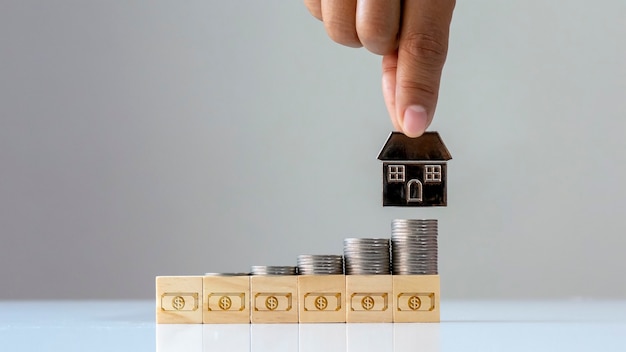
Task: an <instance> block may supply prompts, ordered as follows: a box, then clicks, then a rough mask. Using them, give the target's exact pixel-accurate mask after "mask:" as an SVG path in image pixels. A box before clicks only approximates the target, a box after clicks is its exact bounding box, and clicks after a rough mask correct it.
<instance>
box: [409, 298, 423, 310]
mask: <svg viewBox="0 0 626 352" xmlns="http://www.w3.org/2000/svg"><path fill="white" fill-rule="evenodd" d="M421 306H422V300H421V299H420V298H419V297H417V296H411V297H410V298H409V308H411V310H418V309H420V307H421Z"/></svg>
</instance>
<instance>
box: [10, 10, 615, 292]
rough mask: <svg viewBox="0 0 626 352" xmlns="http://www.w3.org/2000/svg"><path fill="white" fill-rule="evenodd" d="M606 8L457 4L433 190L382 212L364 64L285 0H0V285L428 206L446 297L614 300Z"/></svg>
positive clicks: (281, 259) (371, 73) (282, 239)
mask: <svg viewBox="0 0 626 352" xmlns="http://www.w3.org/2000/svg"><path fill="white" fill-rule="evenodd" d="M625 18H626V2H624V1H621V0H615V1H608V0H606V1H600V2H595V3H593V4H592V3H590V2H589V1H580V0H577V1H560V2H558V5H557V4H556V2H554V3H553V2H546V1H541V0H532V1H515V2H513V1H506V2H504V1H487V0H481V1H478V0H474V1H459V2H458V4H457V9H456V12H455V16H454V20H453V25H452V34H451V39H450V45H451V48H450V51H449V57H448V62H447V65H446V68H445V72H444V77H443V83H442V88H441V96H440V103H439V107H438V111H437V115H436V119H435V122H434V123H433V125H432V127H431V129H433V130H438V131H439V132H440V133H441V134H442V136H443V138H444V140H445V142H446V144H447V146H448V148H449V149H450V151H451V152H452V154H453V157H454V159H453V160H452V161H451V162H450V164H449V186H448V193H449V199H448V201H449V206H448V207H447V208H437V209H400V208H383V207H382V206H381V182H382V180H381V177H382V176H381V173H382V172H381V166H380V163H379V161H378V160H377V159H376V156H377V154H378V151H379V149H380V147H381V146H382V144H383V143H384V142H385V140H386V138H387V135H388V133H389V131H390V130H391V123H390V122H389V120H388V117H387V113H386V110H385V107H384V104H383V100H382V96H381V92H380V58H379V57H376V56H374V55H371V54H369V53H368V52H366V51H365V50H362V49H361V50H356V49H348V48H344V47H341V46H339V45H337V44H334V43H332V42H331V41H330V40H329V39H328V38H327V37H326V34H325V32H324V29H323V26H322V25H321V24H320V23H319V22H318V21H316V20H314V19H313V18H312V17H310V16H309V14H308V12H307V10H306V8H305V7H304V5H303V4H302V3H301V2H300V1H247V2H245V3H244V2H234V1H205V0H202V1H183V2H180V1H179V2H173V1H150V2H141V1H79V0H75V1H71V0H56V1H26V0H2V1H0V231H1V233H0V235H1V242H0V298H1V299H27V298H28V299H30V298H150V297H152V296H153V293H154V276H156V275H170V274H202V273H204V272H207V271H217V272H220V271H245V270H247V269H248V267H249V265H252V264H293V263H294V262H295V257H296V256H297V255H298V254H300V253H339V252H340V251H341V248H342V239H343V238H344V237H347V236H388V235H389V226H390V221H391V219H393V218H438V219H439V221H440V273H441V276H442V292H443V294H444V296H445V298H529V297H530V298H539V297H545V298H561V297H590V298H611V297H622V298H624V297H626V280H625V279H624V268H625V267H626V256H625V255H624V253H623V252H624V248H625V247H626V216H625V215H626V214H625V212H624V202H625V201H626V187H625V186H624V180H625V179H626V138H625V137H624V132H626V119H625V117H626V64H625V62H626V26H625V25H624V19H625Z"/></svg>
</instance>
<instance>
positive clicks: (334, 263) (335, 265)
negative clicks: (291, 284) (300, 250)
mask: <svg viewBox="0 0 626 352" xmlns="http://www.w3.org/2000/svg"><path fill="white" fill-rule="evenodd" d="M298 273H299V274H300V275H342V274H343V256H341V255H334V254H321V255H320V254H317V255H316V254H302V255H299V256H298Z"/></svg>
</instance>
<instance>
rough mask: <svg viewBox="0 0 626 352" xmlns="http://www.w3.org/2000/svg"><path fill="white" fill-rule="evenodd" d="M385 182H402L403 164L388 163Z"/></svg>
mask: <svg viewBox="0 0 626 352" xmlns="http://www.w3.org/2000/svg"><path fill="white" fill-rule="evenodd" d="M387 182H404V165H389V166H388V168H387Z"/></svg>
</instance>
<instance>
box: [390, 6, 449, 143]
mask: <svg viewBox="0 0 626 352" xmlns="http://www.w3.org/2000/svg"><path fill="white" fill-rule="evenodd" d="M454 5H455V0H405V1H404V3H403V8H402V27H401V29H400V38H399V41H398V63H397V71H396V100H395V103H396V111H395V112H396V117H397V120H398V124H399V126H401V127H402V128H401V129H402V131H403V132H404V134H406V135H407V136H409V137H418V136H420V135H422V133H424V131H425V130H426V128H427V127H428V125H430V123H431V122H432V119H433V115H434V113H435V107H436V105H437V98H438V95H439V82H440V80H441V71H442V70H443V65H444V63H445V61H446V55H447V52H448V36H449V33H450V21H451V20H452V12H453V10H454Z"/></svg>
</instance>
